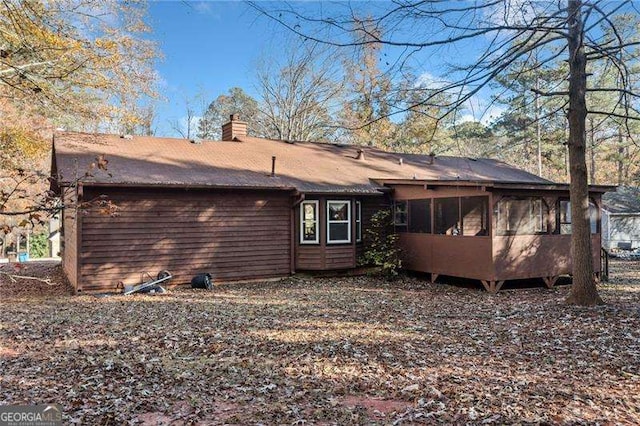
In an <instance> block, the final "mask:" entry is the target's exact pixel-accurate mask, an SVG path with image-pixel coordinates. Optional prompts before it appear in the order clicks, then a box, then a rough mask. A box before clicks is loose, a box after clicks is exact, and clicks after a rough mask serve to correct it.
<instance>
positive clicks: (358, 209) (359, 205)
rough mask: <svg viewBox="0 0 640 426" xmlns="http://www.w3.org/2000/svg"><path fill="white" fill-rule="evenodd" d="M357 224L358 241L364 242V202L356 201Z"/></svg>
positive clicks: (355, 218)
mask: <svg viewBox="0 0 640 426" xmlns="http://www.w3.org/2000/svg"><path fill="white" fill-rule="evenodd" d="M354 220H355V224H356V243H361V242H362V202H360V201H356V211H355V217H354Z"/></svg>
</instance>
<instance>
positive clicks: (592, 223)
mask: <svg viewBox="0 0 640 426" xmlns="http://www.w3.org/2000/svg"><path fill="white" fill-rule="evenodd" d="M589 227H590V228H591V233H592V234H597V233H598V207H597V206H596V205H595V204H594V203H593V202H591V201H589ZM558 228H559V229H558V230H559V232H560V233H561V234H571V202H570V201H569V200H560V201H558Z"/></svg>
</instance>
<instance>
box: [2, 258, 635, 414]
mask: <svg viewBox="0 0 640 426" xmlns="http://www.w3.org/2000/svg"><path fill="white" fill-rule="evenodd" d="M2 272H4V273H13V269H12V267H11V266H3V267H2V268H0V273H2ZM19 272H20V274H22V275H32V276H40V277H47V278H49V279H50V280H51V283H52V285H49V284H47V283H42V282H38V281H34V280H18V281H17V282H13V281H12V280H11V279H10V278H8V277H7V276H6V274H5V275H3V277H2V278H1V281H0V300H1V302H0V405H3V404H35V403H46V402H56V403H60V404H62V406H63V409H64V415H65V421H64V423H65V424H94V425H111V424H113V425H116V424H117V425H120V424H148V425H159V424H176V425H181V424H201V425H213V424H259V423H262V424H303V423H304V424H341V425H342V424H372V423H373V424H375V423H378V424H409V423H411V424H415V423H426V424H433V423H446V424H451V423H454V424H505V423H506V424H509V423H520V424H522V423H553V424H598V423H599V424H640V263H639V262H624V263H621V262H615V261H614V262H613V265H612V273H611V275H612V281H611V282H610V283H609V284H607V285H604V286H602V287H601V289H600V290H601V295H602V296H603V298H604V299H605V300H606V302H607V303H608V304H607V305H606V306H602V307H596V308H576V307H568V306H565V305H564V304H563V300H564V298H565V296H566V294H567V292H568V290H569V288H568V287H566V286H565V287H559V288H555V289H553V290H547V289H545V288H542V287H539V288H530V289H518V290H508V291H504V292H501V293H499V294H498V295H490V294H487V293H486V292H484V291H482V290H480V288H479V287H478V288H477V289H472V288H464V287H453V286H448V285H444V284H435V285H432V284H426V283H425V282H423V281H419V280H416V279H410V278H405V279H403V280H401V281H398V282H395V283H393V284H389V283H386V282H383V281H379V280H376V279H372V278H369V277H359V278H340V279H328V278H324V279H310V278H296V279H290V280H286V281H283V282H280V283H268V284H251V285H238V286H223V287H220V288H217V289H216V290H214V291H211V292H208V291H206V290H200V291H197V290H191V289H181V290H175V291H172V292H171V293H170V294H169V295H165V296H127V297H125V296H113V297H104V298H97V297H94V296H88V295H85V296H70V295H69V294H68V291H67V290H66V288H65V287H64V285H63V284H62V277H61V274H60V272H59V269H58V267H57V266H52V265H50V264H45V265H42V264H40V265H38V264H29V265H28V266H26V267H25V268H23V269H22V270H21V271H19Z"/></svg>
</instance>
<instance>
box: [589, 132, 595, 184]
mask: <svg viewBox="0 0 640 426" xmlns="http://www.w3.org/2000/svg"><path fill="white" fill-rule="evenodd" d="M595 133H596V131H595V129H594V128H593V120H589V162H590V163H591V170H590V173H589V183H590V184H591V185H595V183H596V135H595Z"/></svg>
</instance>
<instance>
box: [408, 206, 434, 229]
mask: <svg viewBox="0 0 640 426" xmlns="http://www.w3.org/2000/svg"><path fill="white" fill-rule="evenodd" d="M409 232H419V233H431V200H430V199H427V200H411V201H409Z"/></svg>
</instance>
